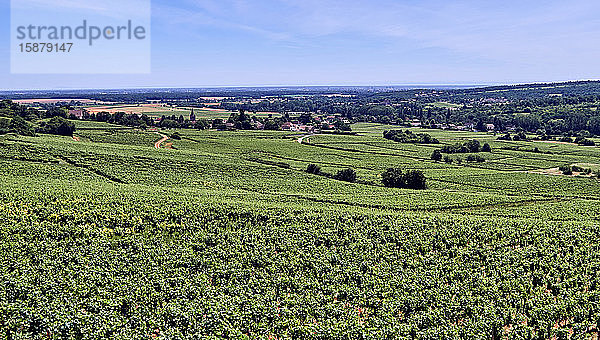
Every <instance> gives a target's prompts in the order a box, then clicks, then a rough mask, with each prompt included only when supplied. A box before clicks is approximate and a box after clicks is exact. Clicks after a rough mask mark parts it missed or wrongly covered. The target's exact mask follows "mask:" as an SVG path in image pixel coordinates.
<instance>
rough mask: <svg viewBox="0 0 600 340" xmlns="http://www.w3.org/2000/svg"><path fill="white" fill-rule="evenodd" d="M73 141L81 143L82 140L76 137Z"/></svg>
mask: <svg viewBox="0 0 600 340" xmlns="http://www.w3.org/2000/svg"><path fill="white" fill-rule="evenodd" d="M73 140H74V141H76V142H81V138H79V137H76V136H73Z"/></svg>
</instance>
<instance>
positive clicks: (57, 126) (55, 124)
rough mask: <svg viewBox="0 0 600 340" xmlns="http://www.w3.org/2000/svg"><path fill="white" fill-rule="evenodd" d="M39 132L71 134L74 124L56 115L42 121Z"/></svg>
mask: <svg viewBox="0 0 600 340" xmlns="http://www.w3.org/2000/svg"><path fill="white" fill-rule="evenodd" d="M39 132H41V133H49V134H52V135H60V136H73V133H74V132H75V124H73V123H72V122H70V121H68V120H66V119H64V118H63V117H59V116H56V117H54V118H52V119H50V120H49V121H47V122H43V123H42V124H41V125H40V128H39Z"/></svg>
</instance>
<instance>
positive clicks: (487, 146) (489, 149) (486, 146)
mask: <svg viewBox="0 0 600 340" xmlns="http://www.w3.org/2000/svg"><path fill="white" fill-rule="evenodd" d="M481 152H492V147H491V146H490V144H488V143H485V144H483V147H482V148H481Z"/></svg>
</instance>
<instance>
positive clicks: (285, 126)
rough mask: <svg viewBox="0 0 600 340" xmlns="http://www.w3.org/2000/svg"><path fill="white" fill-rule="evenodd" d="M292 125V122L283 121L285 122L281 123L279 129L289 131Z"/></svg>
mask: <svg viewBox="0 0 600 340" xmlns="http://www.w3.org/2000/svg"><path fill="white" fill-rule="evenodd" d="M292 126H294V124H292V123H290V122H285V123H283V124H281V129H282V130H287V131H290V130H292Z"/></svg>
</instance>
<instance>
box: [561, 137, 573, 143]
mask: <svg viewBox="0 0 600 340" xmlns="http://www.w3.org/2000/svg"><path fill="white" fill-rule="evenodd" d="M560 141H561V142H563V143H573V138H571V137H562V138H561V139H560Z"/></svg>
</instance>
